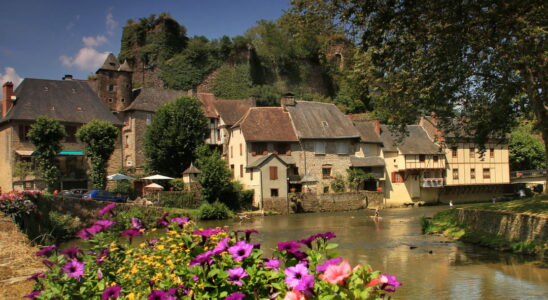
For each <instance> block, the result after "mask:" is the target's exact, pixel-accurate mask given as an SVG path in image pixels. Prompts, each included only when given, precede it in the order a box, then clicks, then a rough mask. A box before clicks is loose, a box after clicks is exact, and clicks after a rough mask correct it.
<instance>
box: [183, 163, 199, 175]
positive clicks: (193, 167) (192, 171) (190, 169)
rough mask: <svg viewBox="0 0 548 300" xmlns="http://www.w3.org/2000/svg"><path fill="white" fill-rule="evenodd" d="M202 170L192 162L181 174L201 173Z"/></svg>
mask: <svg viewBox="0 0 548 300" xmlns="http://www.w3.org/2000/svg"><path fill="white" fill-rule="evenodd" d="M201 173H202V171H200V169H198V168H196V167H195V166H194V164H193V163H190V167H188V168H187V169H186V170H184V171H183V174H201Z"/></svg>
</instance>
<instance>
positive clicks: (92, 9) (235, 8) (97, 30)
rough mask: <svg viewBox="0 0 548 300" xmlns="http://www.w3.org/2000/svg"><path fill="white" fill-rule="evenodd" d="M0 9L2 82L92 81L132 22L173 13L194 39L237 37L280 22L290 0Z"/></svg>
mask: <svg viewBox="0 0 548 300" xmlns="http://www.w3.org/2000/svg"><path fill="white" fill-rule="evenodd" d="M0 7H1V9H0V83H2V84H3V83H4V82H5V81H7V80H10V81H14V83H16V84H18V83H19V82H20V81H21V80H22V78H25V77H28V78H44V79H61V77H62V76H63V75H64V74H72V75H73V76H74V77H75V78H77V79H85V78H87V76H88V75H89V74H92V73H95V70H96V69H97V67H99V65H100V64H101V62H102V61H103V59H104V57H105V56H106V53H109V52H113V53H114V54H116V55H117V54H118V52H119V51H120V38H121V36H122V27H123V26H124V25H125V24H126V21H127V20H128V19H134V20H138V19H139V18H142V17H148V16H149V15H150V14H159V13H161V12H169V13H170V14H171V16H172V17H173V18H174V19H175V20H177V21H178V22H179V23H180V24H182V25H183V26H185V27H186V29H187V35H188V36H194V35H204V36H206V37H207V38H209V39H214V38H219V37H221V36H223V35H228V36H231V37H233V36H236V35H241V34H243V33H244V32H245V31H246V30H247V29H248V28H250V27H252V26H253V25H255V23H256V21H258V20H260V19H267V20H275V19H277V18H278V17H279V16H281V15H282V14H283V11H284V10H287V9H288V8H289V0H178V1H177V0H171V1H170V0H111V1H107V0H93V1H80V0H72V1H65V0H63V1H60V0H59V1H54V0H51V1H50V0H10V1H7V0H0ZM0 93H1V92H0Z"/></svg>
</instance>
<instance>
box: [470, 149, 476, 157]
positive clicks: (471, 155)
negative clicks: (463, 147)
mask: <svg viewBox="0 0 548 300" xmlns="http://www.w3.org/2000/svg"><path fill="white" fill-rule="evenodd" d="M475 152H476V149H475V148H470V158H474V157H475V156H474V154H475Z"/></svg>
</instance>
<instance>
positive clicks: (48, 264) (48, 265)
mask: <svg viewBox="0 0 548 300" xmlns="http://www.w3.org/2000/svg"><path fill="white" fill-rule="evenodd" d="M42 263H43V264H44V265H46V267H48V268H51V267H53V266H55V264H54V263H52V262H51V261H49V260H47V259H44V260H43V261H42Z"/></svg>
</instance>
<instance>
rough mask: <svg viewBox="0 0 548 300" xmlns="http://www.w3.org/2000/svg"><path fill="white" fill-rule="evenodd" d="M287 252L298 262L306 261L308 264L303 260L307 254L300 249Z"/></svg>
mask: <svg viewBox="0 0 548 300" xmlns="http://www.w3.org/2000/svg"><path fill="white" fill-rule="evenodd" d="M289 254H290V255H291V256H293V257H295V258H296V259H297V260H298V261H299V262H301V261H302V262H306V264H307V265H308V262H307V261H306V260H305V259H306V258H307V257H308V254H306V253H304V252H301V251H294V252H289Z"/></svg>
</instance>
